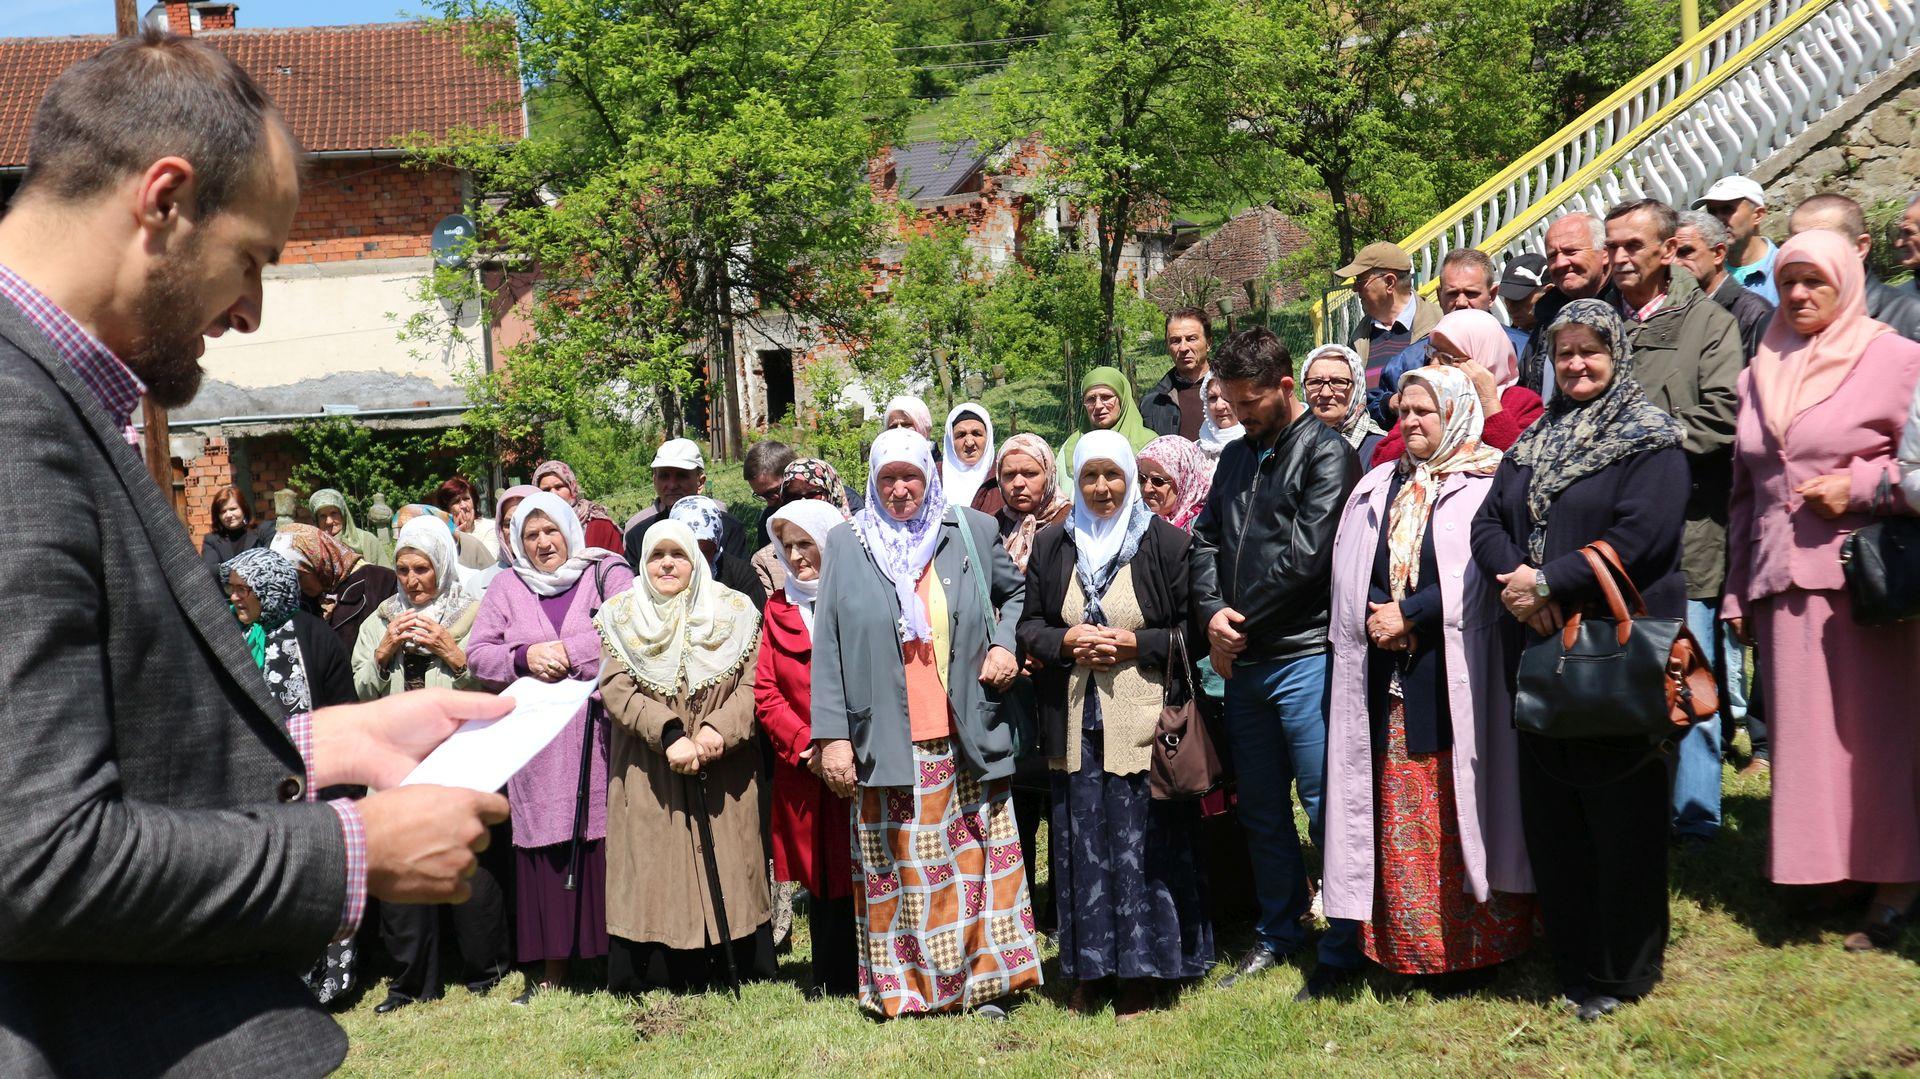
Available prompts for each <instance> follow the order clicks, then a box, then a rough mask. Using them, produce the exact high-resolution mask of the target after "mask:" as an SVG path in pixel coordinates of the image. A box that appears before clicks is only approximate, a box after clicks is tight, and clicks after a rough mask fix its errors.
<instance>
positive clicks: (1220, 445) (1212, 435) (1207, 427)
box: [1194, 371, 1247, 461]
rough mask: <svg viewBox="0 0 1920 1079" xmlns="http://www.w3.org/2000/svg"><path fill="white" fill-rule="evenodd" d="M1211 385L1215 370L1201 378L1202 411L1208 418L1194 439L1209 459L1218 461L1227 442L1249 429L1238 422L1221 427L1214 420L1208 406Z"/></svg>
mask: <svg viewBox="0 0 1920 1079" xmlns="http://www.w3.org/2000/svg"><path fill="white" fill-rule="evenodd" d="M1211 385H1213V372H1211V371H1209V372H1207V374H1206V376H1205V377H1203V378H1201V380H1200V411H1201V412H1202V413H1203V414H1205V416H1206V418H1205V419H1204V420H1202V421H1201V423H1200V437H1199V438H1197V439H1194V442H1195V443H1196V444H1197V445H1199V447H1200V452H1201V453H1204V454H1206V455H1207V457H1208V459H1210V460H1213V461H1218V460H1219V459H1220V451H1221V450H1224V449H1226V448H1227V443H1229V442H1232V441H1233V440H1234V439H1237V438H1239V437H1240V436H1241V435H1244V434H1246V433H1247V429H1246V428H1245V427H1242V426H1241V425H1240V424H1237V423H1236V424H1234V425H1233V426H1232V427H1221V426H1220V425H1218V424H1216V423H1214V422H1213V410H1212V409H1210V408H1208V407H1207V387H1208V386H1211Z"/></svg>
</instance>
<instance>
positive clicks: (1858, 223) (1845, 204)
mask: <svg viewBox="0 0 1920 1079" xmlns="http://www.w3.org/2000/svg"><path fill="white" fill-rule="evenodd" d="M1835 211H1839V214H1840V225H1841V227H1842V228H1845V229H1846V230H1847V239H1849V240H1851V239H1853V238H1854V237H1855V236H1863V235H1865V234H1866V231H1867V211H1865V210H1864V209H1861V207H1860V204H1859V203H1857V202H1855V201H1853V200H1852V199H1850V198H1848V197H1846V196H1845V195H1835V194H1832V193H1831V192H1826V193H1822V194H1819V195H1814V196H1811V197H1810V198H1808V199H1807V201H1805V202H1803V203H1801V204H1800V205H1798V206H1795V207H1794V208H1793V217H1799V216H1800V215H1801V214H1802V213H1810V214H1819V213H1828V214H1830V213H1833V212H1835ZM1787 221H1788V224H1792V221H1793V218H1791V217H1790V218H1788V219H1787Z"/></svg>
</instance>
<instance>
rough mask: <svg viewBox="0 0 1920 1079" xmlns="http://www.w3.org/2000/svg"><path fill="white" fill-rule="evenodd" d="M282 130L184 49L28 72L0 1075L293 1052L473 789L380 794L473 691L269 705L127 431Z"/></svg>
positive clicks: (294, 1058) (456, 831)
mask: <svg viewBox="0 0 1920 1079" xmlns="http://www.w3.org/2000/svg"><path fill="white" fill-rule="evenodd" d="M298 155H299V151H298V147H297V146H296V144H295V142H294V139H293V137H292V135H291V134H290V133H289V132H288V130H287V128H286V125H285V123H284V122H283V121H282V120H281V118H280V116H279V114H278V113H277V112H276V111H275V109H274V107H273V104H272V102H271V101H269V100H268V99H267V97H266V95H265V94H264V93H262V92H261V90H260V89H259V87H257V86H256V85H254V83H253V82H252V80H251V79H249V78H248V77H247V75H246V74H245V73H244V72H243V71H241V70H240V68H239V67H237V66H236V65H235V64H233V63H232V62H231V61H230V60H228V59H226V58H225V57H224V56H222V55H221V54H220V53H219V52H217V51H216V50H214V49H213V48H212V47H211V46H209V45H206V44H204V43H201V42H196V41H192V40H187V39H181V38H170V37H166V36H164V35H158V34H149V35H146V36H144V37H141V38H132V39H127V40H125V41H122V42H119V43H117V44H114V45H112V46H110V47H108V48H107V49H106V50H105V51H104V52H102V53H100V54H99V55H97V56H95V57H93V58H91V59H89V60H84V61H82V62H80V63H79V64H76V65H75V66H74V67H72V68H71V69H69V70H68V71H67V72H66V73H64V74H63V75H61V76H60V77H59V78H58V79H57V80H55V82H54V84H53V85H52V87H51V88H50V89H49V90H48V92H47V95H46V97H45V98H44V99H43V100H42V101H41V103H40V105H39V108H38V110H37V112H36V113H35V119H34V124H33V132H32V138H31V143H30V149H29V161H28V166H27V174H26V177H25V178H24V180H23V181H22V184H21V186H20V188H19V190H18V192H17V193H16V194H15V196H14V198H13V201H12V205H11V206H10V207H9V208H8V213H7V215H6V217H5V218H0V521H4V522H5V523H6V528H7V535H8V540H9V544H10V546H11V548H12V555H11V557H8V558H6V559H0V626H4V627H5V636H4V638H0V1074H3V1075H8V1076H19V1075H46V1074H60V1075H83V1076H84V1075H149V1074H169V1073H173V1074H191V1075H273V1076H276V1077H279V1076H288V1075H313V1074H321V1073H324V1072H327V1071H330V1070H331V1069H333V1068H334V1067H335V1066H337V1065H338V1064H339V1062H340V1061H341V1059H342V1058H343V1057H344V1055H345V1053H346V1036H345V1034H344V1033H342V1032H341V1030H340V1029H339V1028H338V1027H337V1026H335V1025H334V1023H333V1022H332V1021H331V1020H330V1019H329V1018H327V1016H326V1014H325V1013H324V1012H323V1011H321V1009H320V1008H319V1006H318V1004H317V1003H316V1002H315V1001H314V999H313V997H312V996H311V995H310V994H309V993H308V992H307V990H306V988H305V987H304V986H303V985H302V984H301V982H300V979H299V977H298V971H300V970H301V969H302V968H304V967H306V966H308V965H309V964H311V962H312V961H313V959H314V958H315V957H316V956H317V955H318V954H319V953H320V951H321V950H322V949H323V948H324V947H325V946H326V944H327V943H328V942H329V941H330V940H337V939H342V938H343V937H345V936H346V935H348V934H350V933H352V932H353V930H354V929H355V927H357V925H358V923H359V920H360V918H361V916H362V914H363V912H364V910H365V906H366V898H367V896H368V895H373V896H375V897H378V898H380V899H382V900H386V901H398V902H435V901H459V900H461V899H463V898H465V894H466V890H467V886H466V883H465V877H466V875H467V874H469V873H471V872H472V868H473V865H474V852H475V850H476V849H477V848H478V847H481V846H483V845H484V843H485V836H486V825H487V824H488V823H491V822H495V821H498V820H500V819H503V818H504V817H505V816H506V802H505V800H504V799H502V798H500V797H499V796H498V795H494V794H479V793H475V792H471V791H455V790H449V789H446V788H440V787H401V788H398V789H387V790H383V793H379V794H375V795H372V796H371V797H368V798H365V799H361V800H359V801H357V802H356V801H348V800H338V801H334V802H319V801H314V800H313V799H312V794H311V792H313V791H315V790H318V789H320V788H322V787H326V786H330V785H333V784H361V785H372V786H374V787H378V788H390V787H394V786H395V785H396V784H397V783H398V782H399V780H400V779H402V778H403V777H404V776H405V775H406V773H407V772H408V771H409V770H410V769H411V768H412V766H413V765H414V764H416V763H418V761H419V760H420V758H421V757H422V756H424V755H425V754H426V753H427V752H429V751H431V750H432V748H433V747H434V746H436V745H438V744H439V743H440V742H441V741H442V740H444V739H445V738H446V737H447V735H448V734H450V733H451V732H452V731H453V730H454V729H455V728H456V727H457V726H458V725H459V723H460V722H462V720H463V719H466V718H482V717H486V718H490V717H496V716H498V715H500V714H502V713H503V712H505V711H506V707H505V705H504V704H502V703H501V702H498V701H497V700H496V699H494V698H491V697H485V696H481V695H475V694H454V693H451V692H445V693H416V694H405V695H402V696H399V697H396V698H393V699H391V700H389V701H386V702H382V703H380V704H375V705H360V706H354V707H350V708H341V709H330V710H325V711H322V712H319V713H316V714H313V715H310V716H294V717H289V716H287V715H285V713H284V712H283V711H282V710H281V709H280V707H279V706H278V704H277V703H276V700H275V698H274V697H273V696H272V695H271V694H270V692H269V690H268V689H267V686H266V684H265V682H264V681H263V680H262V678H261V675H260V673H259V671H258V670H257V669H256V668H255V666H254V664H253V662H252V660H251V658H250V656H249V654H248V651H247V647H246V644H245V642H244V640H243V639H242V637H241V636H240V632H239V628H238V626H237V624H236V623H235V622H234V619H233V618H232V616H231V615H230V614H229V613H228V611H227V607H226V602H225V600H224V599H223V597H222V596H221V595H220V594H219V592H218V590H217V589H216V588H215V587H214V584H213V582H212V581H210V580H208V578H207V573H206V570H205V568H204V567H202V565H201V563H200V560H199V558H198V556H197V555H196V554H195V552H194V549H193V545H192V543H191V542H190V541H189V540H188V538H187V534H186V532H185V530H184V529H183V528H182V527H181V523H180V521H179V520H178V519H177V518H176V517H175V516H174V514H173V511H172V509H171V508H170V507H169V506H168V504H167V502H166V500H165V499H163V498H162V497H161V495H160V492H159V490H158V489H157V488H156V486H155V485H154V483H153V481H152V479H151V478H150V477H149V475H148V474H147V472H146V469H145V468H144V466H143V465H142V463H141V460H140V457H139V455H138V454H137V453H136V452H135V450H134V449H133V447H132V446H131V445H129V442H128V435H127V432H128V430H129V427H128V422H129V419H130V417H131V414H132V413H133V411H134V410H135V408H137V407H138V405H139V401H140V398H141V396H142V395H143V394H146V395H150V396H151V397H152V398H153V399H154V400H155V401H156V402H157V403H159V404H161V405H163V406H178V405H182V404H185V403H186V402H187V401H189V400H191V399H192V397H193V394H194V392H195V390H196V389H197V388H198V386H199V382H200V368H199V364H198V358H199V356H200V354H201V353H202V352H203V351H204V348H205V345H204V342H203V340H202V338H203V337H205V336H215V335H218V334H221V333H224V332H226V331H228V330H233V331H237V332H241V333H245V332H249V331H251V330H253V329H255V328H256V327H257V326H258V325H259V323H260V318H261V283H260V277H261V272H262V271H263V270H264V269H265V268H266V267H267V266H269V265H271V264H272V263H273V262H275V261H276V260H277V259H278V257H279V254H280V250H281V248H282V246H283V245H284V244H285V243H286V240H287V234H288V231H289V229H290V228H291V226H292V223H293V217H294V212H295V209H296V207H297V205H298V200H299V173H298V167H297V162H298Z"/></svg>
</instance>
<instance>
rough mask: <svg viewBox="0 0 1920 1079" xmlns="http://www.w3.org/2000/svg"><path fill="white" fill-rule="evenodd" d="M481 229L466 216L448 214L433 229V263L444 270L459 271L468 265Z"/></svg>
mask: <svg viewBox="0 0 1920 1079" xmlns="http://www.w3.org/2000/svg"><path fill="white" fill-rule="evenodd" d="M479 231H480V230H479V229H478V228H476V227H475V226H474V223H473V218H471V217H468V216H467V215H466V214H448V215H447V216H445V217H443V218H441V219H440V223H439V224H438V225H435V226H434V227H433V261H434V262H435V263H437V264H438V265H439V266H441V267H442V268H443V269H448V270H458V269H461V268H462V267H464V266H466V264H467V253H468V252H469V251H472V250H473V245H474V242H475V240H476V239H477V238H478V236H479Z"/></svg>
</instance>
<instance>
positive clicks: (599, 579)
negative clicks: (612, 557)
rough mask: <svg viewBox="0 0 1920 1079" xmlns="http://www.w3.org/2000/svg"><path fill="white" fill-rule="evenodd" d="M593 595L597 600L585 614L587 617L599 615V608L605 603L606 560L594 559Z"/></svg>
mask: <svg viewBox="0 0 1920 1079" xmlns="http://www.w3.org/2000/svg"><path fill="white" fill-rule="evenodd" d="M593 594H594V596H595V597H597V598H596V599H595V600H594V603H593V610H591V611H588V612H587V615H588V617H592V616H593V615H596V614H599V613H600V608H601V607H603V606H605V605H606V602H607V560H606V559H604V558H600V559H596V560H595V561H594V563H593Z"/></svg>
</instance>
